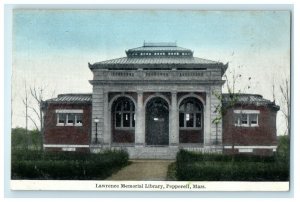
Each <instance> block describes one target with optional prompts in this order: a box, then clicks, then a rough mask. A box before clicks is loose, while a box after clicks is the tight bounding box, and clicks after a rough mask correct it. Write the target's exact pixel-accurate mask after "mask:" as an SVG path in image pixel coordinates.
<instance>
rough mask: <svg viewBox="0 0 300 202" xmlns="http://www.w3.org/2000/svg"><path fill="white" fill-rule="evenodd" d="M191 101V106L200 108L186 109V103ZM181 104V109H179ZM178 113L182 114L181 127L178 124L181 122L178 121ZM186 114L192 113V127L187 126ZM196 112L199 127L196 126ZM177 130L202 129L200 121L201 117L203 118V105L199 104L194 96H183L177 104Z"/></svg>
mask: <svg viewBox="0 0 300 202" xmlns="http://www.w3.org/2000/svg"><path fill="white" fill-rule="evenodd" d="M191 102H192V103H193V108H194V109H195V108H196V107H197V108H200V110H187V103H191ZM182 106H183V110H182V109H180V108H181V107H182ZM180 114H183V127H182V126H180V125H181V124H180V123H181V122H180ZM187 114H188V115H190V114H192V117H193V126H192V127H188V126H187V120H186V118H187ZM197 114H200V127H197ZM178 118H179V123H178V125H179V130H199V129H202V127H203V123H202V121H203V120H202V119H203V107H202V106H201V102H200V101H198V100H197V99H196V98H194V97H188V98H185V99H184V100H183V101H182V102H181V104H180V105H179V117H178Z"/></svg>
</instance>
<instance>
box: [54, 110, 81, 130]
mask: <svg viewBox="0 0 300 202" xmlns="http://www.w3.org/2000/svg"><path fill="white" fill-rule="evenodd" d="M55 113H56V126H76V127H78V126H83V110H82V109H59V110H55ZM60 114H63V115H64V116H65V119H64V120H65V122H64V123H59V120H60V119H59V116H60ZM69 114H72V115H74V123H68V120H69ZM78 115H80V116H81V117H82V118H81V122H82V123H77V116H78Z"/></svg>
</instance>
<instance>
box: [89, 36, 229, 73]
mask: <svg viewBox="0 0 300 202" xmlns="http://www.w3.org/2000/svg"><path fill="white" fill-rule="evenodd" d="M126 55H127V57H121V58H116V59H111V60H105V61H101V62H97V63H94V64H89V67H90V68H91V69H93V68H111V66H114V65H119V64H120V65H144V64H153V65H156V64H174V65H175V64H179V65H180V64H189V65H193V64H194V65H220V66H221V67H222V68H225V70H226V68H227V65H224V64H223V63H221V62H218V61H213V60H207V59H203V58H198V57H194V56H193V51H192V50H190V49H187V48H182V47H179V46H177V44H176V43H169V42H167V43H166V42H165V43H146V42H144V45H143V46H141V47H137V48H132V49H129V50H127V51H126ZM223 66H224V67H223ZM225 66H226V67H225ZM116 68H119V67H116ZM149 68H152V67H151V66H150V67H149Z"/></svg>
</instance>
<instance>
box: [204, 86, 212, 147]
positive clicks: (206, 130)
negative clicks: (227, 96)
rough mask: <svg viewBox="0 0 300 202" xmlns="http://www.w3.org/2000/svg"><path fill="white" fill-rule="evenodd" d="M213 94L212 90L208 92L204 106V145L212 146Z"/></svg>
mask: <svg viewBox="0 0 300 202" xmlns="http://www.w3.org/2000/svg"><path fill="white" fill-rule="evenodd" d="M210 99H211V92H210V89H209V90H207V91H206V103H205V106H204V145H209V144H210V136H211V116H210V115H211V113H210V110H211V104H210V103H211V102H210Z"/></svg>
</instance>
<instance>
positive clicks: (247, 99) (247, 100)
mask: <svg viewBox="0 0 300 202" xmlns="http://www.w3.org/2000/svg"><path fill="white" fill-rule="evenodd" d="M233 95H234V96H236V99H237V100H236V101H235V103H236V104H254V105H272V106H273V107H275V108H278V109H279V106H277V105H276V104H275V102H272V101H270V100H267V99H265V98H263V96H262V95H258V94H245V93H239V94H233ZM230 100H231V99H230V94H227V93H224V94H222V103H223V104H226V103H228V102H230Z"/></svg>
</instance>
